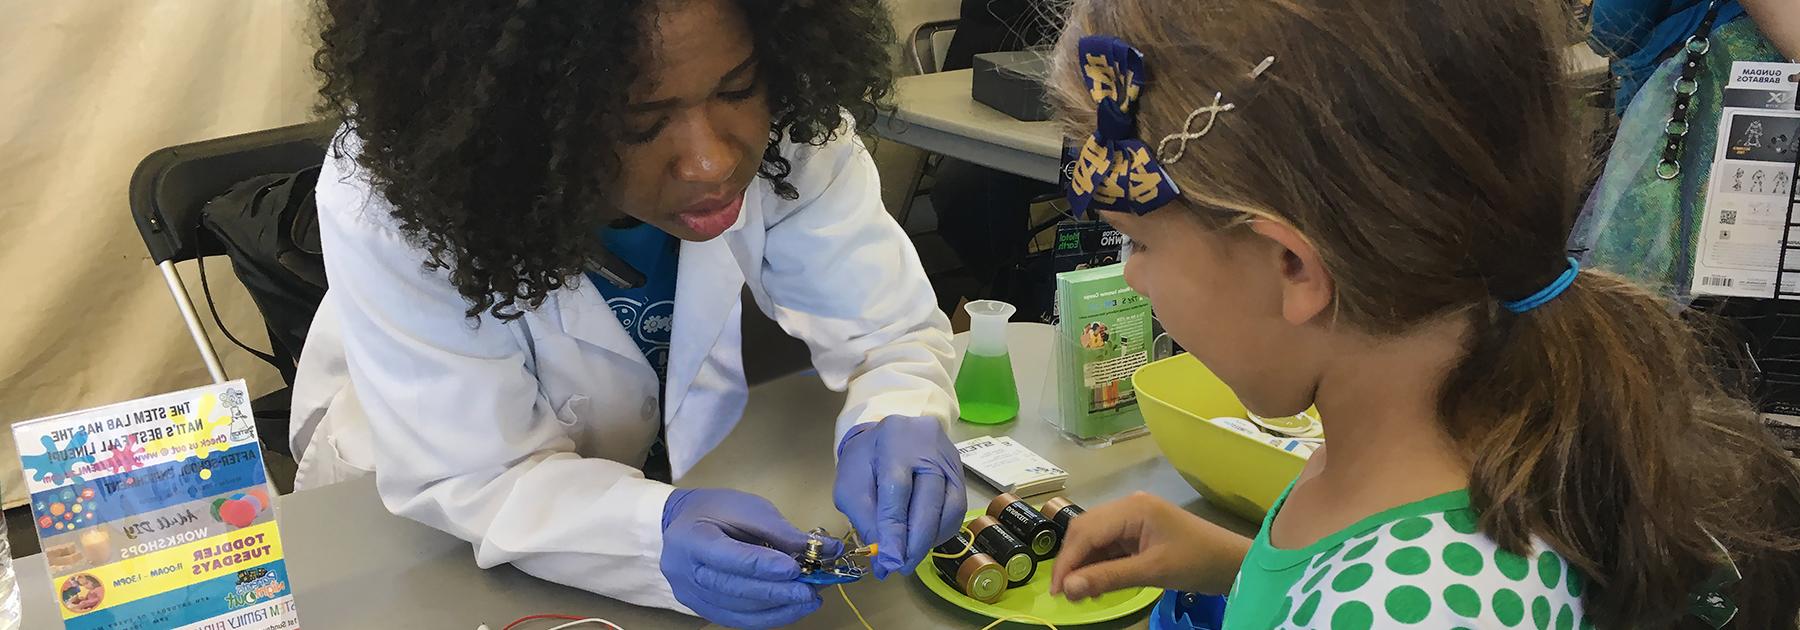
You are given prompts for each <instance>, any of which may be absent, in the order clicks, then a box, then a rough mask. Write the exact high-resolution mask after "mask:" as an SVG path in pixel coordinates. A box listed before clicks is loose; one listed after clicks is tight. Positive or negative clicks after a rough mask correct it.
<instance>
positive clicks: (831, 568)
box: [794, 527, 876, 586]
mask: <svg viewBox="0 0 1800 630" xmlns="http://www.w3.org/2000/svg"><path fill="white" fill-rule="evenodd" d="M807 537H808V539H809V540H807V541H806V551H804V552H801V553H800V555H797V556H794V560H795V561H797V562H799V563H800V579H799V581H801V582H805V583H807V584H817V585H822V586H829V585H832V584H849V583H851V582H855V581H857V580H860V579H862V578H863V576H865V575H868V574H869V566H868V562H869V559H870V558H873V557H874V556H875V551H876V546H875V545H873V544H871V545H868V546H866V547H865V546H863V545H862V544H861V542H860V541H859V540H857V538H856V532H855V531H851V532H850V533H848V534H845V535H844V537H843V538H838V537H836V536H832V535H831V532H828V531H825V528H823V527H820V528H816V529H813V530H812V531H810V532H807ZM832 542H838V543H841V544H842V545H843V546H842V547H841V549H843V552H842V553H840V554H839V555H837V556H829V555H826V553H825V549H826V547H828V546H830V545H831V543H832Z"/></svg>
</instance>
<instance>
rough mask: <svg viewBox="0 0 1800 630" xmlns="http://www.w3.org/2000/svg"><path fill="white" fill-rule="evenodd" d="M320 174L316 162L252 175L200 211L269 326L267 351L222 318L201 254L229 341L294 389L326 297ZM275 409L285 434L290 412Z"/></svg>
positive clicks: (214, 309) (209, 295)
mask: <svg viewBox="0 0 1800 630" xmlns="http://www.w3.org/2000/svg"><path fill="white" fill-rule="evenodd" d="M318 179H319V167H317V166H314V167H310V168H307V169H304V170H301V171H299V172H296V173H278V174H273V175H262V176H258V177H253V178H250V179H247V180H244V181H242V182H239V183H238V184H237V185H235V186H232V187H231V190H229V191H226V193H225V194H223V195H219V196H218V197H215V198H213V199H212V200H211V201H208V202H206V206H205V207H203V208H201V210H200V215H201V216H200V229H201V230H202V231H203V232H205V233H206V234H203V235H202V236H203V237H211V238H213V239H215V240H217V241H218V242H219V243H220V244H221V245H223V246H224V250H225V255H226V256H227V257H228V258H230V259H231V268H232V271H234V272H236V273H237V277H238V280H239V281H240V282H242V283H243V284H244V288H245V289H247V290H248V291H249V293H250V299H251V300H253V301H255V302H256V309H257V310H258V311H260V312H261V313H262V317H263V323H264V325H266V326H267V327H268V331H269V343H270V348H269V351H268V352H262V351H259V350H255V349H253V348H251V347H249V346H247V345H245V344H244V342H242V341H239V340H238V338H237V337H236V336H235V335H232V334H231V331H230V330H227V329H226V328H225V324H224V322H221V321H219V311H218V308H217V307H216V306H215V305H214V304H213V299H212V288H211V287H210V286H208V285H207V282H206V264H205V261H204V259H202V260H201V261H199V262H200V285H201V288H202V290H203V291H204V292H205V293H206V305H207V308H209V309H211V310H212V315H213V323H215V324H218V326H219V330H220V331H222V332H224V333H225V337H226V338H228V339H230V340H231V342H232V343H234V344H237V346H238V347H240V348H243V349H244V350H245V351H246V352H249V353H251V354H253V355H256V356H257V357H258V358H260V359H262V360H264V361H267V362H268V363H269V364H270V365H273V366H275V369H276V370H278V371H280V372H281V378H282V380H284V381H286V382H287V384H288V386H289V387H292V386H293V384H294V372H295V368H296V367H297V365H298V363H299V358H300V350H301V348H304V347H305V346H306V332H307V330H308V329H310V328H311V327H312V319H313V314H314V313H315V312H316V311H318V310H319V302H320V301H321V300H323V299H324V298H325V258H324V256H323V255H322V253H321V251H322V250H321V248H320V246H319V212H318V208H317V207H316V206H315V205H313V185H314V184H315V183H317V182H318ZM276 412H279V414H280V423H281V424H282V425H284V426H283V427H282V433H281V435H285V434H286V427H285V424H286V420H287V418H286V410H285V409H281V410H274V409H271V410H269V413H270V415H275V413H276ZM259 415H262V414H260V413H259ZM274 419H275V418H269V420H274ZM259 424H260V423H259Z"/></svg>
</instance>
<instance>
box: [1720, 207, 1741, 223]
mask: <svg viewBox="0 0 1800 630" xmlns="http://www.w3.org/2000/svg"><path fill="white" fill-rule="evenodd" d="M1719 223H1720V224H1723V225H1737V211H1736V210H1720V211H1719Z"/></svg>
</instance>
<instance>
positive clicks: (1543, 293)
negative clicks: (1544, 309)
mask: <svg viewBox="0 0 1800 630" xmlns="http://www.w3.org/2000/svg"><path fill="white" fill-rule="evenodd" d="M1580 273H1581V261H1579V260H1575V258H1574V257H1573V256H1571V257H1570V258H1569V268H1568V270H1567V271H1564V272H1562V275H1560V276H1557V277H1556V281H1555V282H1551V283H1550V286H1547V287H1544V288H1542V289H1539V290H1538V292H1537V293H1533V294H1531V295H1529V296H1526V297H1525V298H1524V299H1519V300H1513V301H1511V302H1501V303H1500V306H1501V307H1503V308H1505V309H1506V310H1509V311H1512V312H1514V313H1523V312H1526V311H1529V310H1531V309H1534V308H1537V307H1539V306H1543V305H1545V304H1549V303H1550V300H1554V299H1556V296H1559V295H1562V294H1563V291H1567V290H1569V285H1572V284H1575V276H1576V275H1579V274H1580Z"/></svg>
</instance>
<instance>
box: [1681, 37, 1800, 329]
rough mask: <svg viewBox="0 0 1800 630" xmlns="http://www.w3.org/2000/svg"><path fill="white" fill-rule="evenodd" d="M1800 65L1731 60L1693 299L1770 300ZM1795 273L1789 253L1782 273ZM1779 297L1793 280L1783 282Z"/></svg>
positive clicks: (1798, 142) (1792, 154)
mask: <svg viewBox="0 0 1800 630" xmlns="http://www.w3.org/2000/svg"><path fill="white" fill-rule="evenodd" d="M1796 74H1800V64H1791V63H1760V62H1747V61H1739V62H1735V63H1733V64H1732V66H1731V80H1730V81H1729V82H1728V83H1726V85H1725V93H1724V98H1725V101H1724V107H1723V109H1722V110H1721V115H1720V117H1719V143H1718V146H1717V147H1716V148H1715V150H1714V153H1713V166H1712V177H1711V181H1710V182H1708V185H1709V186H1710V188H1708V190H1707V194H1706V214H1705V218H1704V219H1703V222H1702V223H1701V229H1700V243H1699V246H1698V250H1697V251H1696V252H1695V256H1694V274H1693V278H1694V279H1693V284H1692V286H1691V288H1690V290H1691V292H1692V293H1693V294H1695V295H1722V296H1738V297H1753V298H1769V297H1775V275H1776V274H1775V268H1776V267H1777V266H1778V265H1779V264H1780V256H1781V244H1782V243H1781V239H1782V233H1783V229H1784V228H1785V226H1786V222H1787V219H1788V195H1789V193H1790V192H1791V191H1792V190H1793V186H1794V182H1793V181H1792V180H1793V175H1794V162H1795V160H1796V159H1797V158H1800V112H1797V111H1795V110H1794V94H1795V86H1796V85H1797V84H1796V83H1795V82H1794V78H1795V75H1796ZM1797 269H1800V260H1796V259H1795V257H1794V256H1792V255H1790V256H1789V260H1788V271H1790V272H1792V271H1795V270H1797ZM1787 278H1788V281H1787V282H1786V284H1787V285H1788V286H1786V287H1783V288H1784V289H1785V290H1787V291H1793V290H1795V288H1796V284H1797V283H1800V274H1793V275H1789V276H1787Z"/></svg>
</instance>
